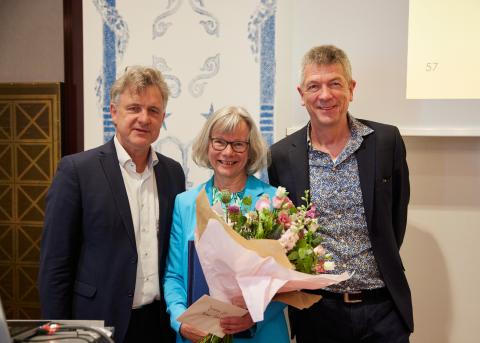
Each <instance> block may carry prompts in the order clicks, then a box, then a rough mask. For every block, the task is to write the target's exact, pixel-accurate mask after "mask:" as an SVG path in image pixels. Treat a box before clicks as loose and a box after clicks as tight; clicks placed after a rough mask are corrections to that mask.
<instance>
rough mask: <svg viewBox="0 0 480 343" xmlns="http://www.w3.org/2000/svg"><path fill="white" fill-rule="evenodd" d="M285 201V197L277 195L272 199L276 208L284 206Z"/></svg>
mask: <svg viewBox="0 0 480 343" xmlns="http://www.w3.org/2000/svg"><path fill="white" fill-rule="evenodd" d="M283 201H284V198H280V197H278V196H276V195H275V196H274V197H273V199H272V204H273V208H276V209H280V208H282V205H283Z"/></svg>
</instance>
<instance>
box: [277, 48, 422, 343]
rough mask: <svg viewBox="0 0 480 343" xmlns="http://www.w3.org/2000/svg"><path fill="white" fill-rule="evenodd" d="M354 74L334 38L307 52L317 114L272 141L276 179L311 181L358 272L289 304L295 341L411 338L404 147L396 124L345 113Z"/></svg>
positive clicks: (297, 188)
mask: <svg viewBox="0 0 480 343" xmlns="http://www.w3.org/2000/svg"><path fill="white" fill-rule="evenodd" d="M355 85H356V83H355V81H354V80H352V77H351V66H350V62H349V60H348V57H347V56H346V54H345V53H344V52H343V51H342V50H341V49H338V48H337V47H334V46H331V45H325V46H319V47H314V48H312V49H311V50H310V51H308V52H307V54H306V55H305V57H304V60H303V65H302V76H301V84H300V85H299V86H298V92H299V94H300V96H301V99H302V105H303V106H305V107H306V109H307V111H308V113H309V116H310V122H309V123H308V124H307V125H306V126H305V127H304V128H302V129H300V130H299V131H297V132H295V133H293V134H292V135H290V136H287V137H286V138H284V139H282V140H281V141H279V142H278V143H276V144H274V145H273V146H272V147H271V160H272V162H271V165H270V167H269V169H268V174H269V178H270V183H271V184H272V185H274V186H284V187H286V189H287V191H288V192H289V196H290V197H291V199H292V201H293V202H294V203H295V204H296V205H298V204H300V203H301V202H302V200H301V197H302V196H304V191H305V190H310V194H311V197H312V200H313V202H314V203H315V204H316V206H317V209H318V211H319V215H320V219H319V220H320V224H321V225H322V227H323V231H322V234H323V236H324V237H325V241H324V243H323V245H324V247H325V249H326V250H327V251H328V252H330V253H332V255H333V258H334V261H335V266H336V268H335V272H338V273H340V272H343V271H350V272H355V273H354V275H353V276H352V278H351V279H349V280H347V281H345V282H342V283H340V284H338V285H335V286H331V287H328V288H326V289H321V290H317V291H315V293H318V294H320V295H322V297H323V298H322V300H320V301H319V302H318V303H317V304H315V305H313V306H312V307H311V308H309V309H305V310H301V311H300V310H294V309H291V310H290V319H291V325H292V335H296V338H297V342H298V343H303V342H326V343H328V342H336V343H339V342H348V343H352V342H402V343H403V342H408V341H409V336H410V333H411V332H412V331H413V315H412V302H411V295H410V289H409V286H408V283H407V279H406V277H405V273H404V267H403V264H402V260H401V258H400V254H399V250H400V247H401V245H402V242H403V238H404V235H405V228H406V222H407V206H408V201H409V196H410V188H409V177H408V167H407V163H406V152H405V146H404V143H403V140H402V137H401V136H400V133H399V131H398V129H397V128H396V127H394V126H390V125H385V124H380V123H375V122H372V121H366V120H358V119H356V118H354V117H353V116H351V115H350V114H349V113H348V105H349V103H350V101H352V99H353V90H354V88H355Z"/></svg>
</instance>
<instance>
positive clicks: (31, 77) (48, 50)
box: [0, 0, 64, 82]
mask: <svg viewBox="0 0 480 343" xmlns="http://www.w3.org/2000/svg"><path fill="white" fill-rule="evenodd" d="M62 11H63V7H62V0H0V82H55V81H56V82H58V81H63V80H64V72H63V65H64V64H63V12H62Z"/></svg>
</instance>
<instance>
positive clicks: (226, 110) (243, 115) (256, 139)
mask: <svg viewBox="0 0 480 343" xmlns="http://www.w3.org/2000/svg"><path fill="white" fill-rule="evenodd" d="M241 121H244V122H245V123H246V124H247V126H248V128H249V129H250V133H249V137H248V142H249V148H248V161H247V165H246V166H245V169H246V172H247V174H248V175H251V174H254V173H256V172H257V171H259V170H261V169H263V168H265V167H266V165H267V145H266V144H265V141H264V139H263V137H262V135H261V133H260V131H259V130H258V127H257V125H256V124H255V121H254V120H253V118H252V117H251V116H250V114H249V113H248V112H247V110H245V109H244V108H243V107H239V106H226V107H223V108H221V109H219V110H217V111H215V113H213V114H212V115H211V116H210V117H209V118H208V120H207V121H206V122H205V124H204V125H203V127H202V130H201V131H200V133H199V134H198V135H197V137H196V138H195V140H194V142H193V148H192V158H193V161H194V162H195V163H196V164H197V165H199V166H200V167H205V168H210V169H212V165H211V164H210V161H209V160H208V147H209V144H210V138H211V134H212V131H213V130H218V131H220V132H224V133H231V132H233V131H234V130H235V129H236V127H237V126H238V124H239V123H240V122H241Z"/></svg>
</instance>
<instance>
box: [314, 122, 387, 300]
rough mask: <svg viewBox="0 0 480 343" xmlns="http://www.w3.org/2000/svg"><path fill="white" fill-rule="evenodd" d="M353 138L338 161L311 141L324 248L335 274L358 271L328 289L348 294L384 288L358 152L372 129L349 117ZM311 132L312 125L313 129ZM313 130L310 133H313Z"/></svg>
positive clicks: (315, 193)
mask: <svg viewBox="0 0 480 343" xmlns="http://www.w3.org/2000/svg"><path fill="white" fill-rule="evenodd" d="M348 119H349V126H350V131H351V136H350V139H349V140H348V142H347V144H346V145H345V147H344V149H343V151H342V152H341V153H340V154H339V155H338V156H337V159H336V160H335V161H333V160H332V158H331V157H330V155H329V154H327V153H324V152H321V151H318V150H316V149H315V148H313V146H312V145H311V144H310V136H309V135H308V139H309V144H308V146H309V149H308V156H309V170H310V191H311V194H312V201H313V203H315V205H316V206H317V209H318V211H319V215H320V217H319V223H320V225H321V226H322V227H323V231H322V235H323V237H324V238H325V240H324V241H323V243H322V245H323V247H324V248H325V249H326V250H327V252H329V253H331V254H332V255H333V260H334V261H335V273H336V274H337V273H338V274H340V273H342V272H344V271H348V272H355V273H354V275H353V276H352V277H351V278H350V279H349V280H347V281H345V282H341V283H340V284H337V285H332V286H330V287H327V288H326V289H327V290H330V291H332V292H347V291H354V290H364V289H373V288H380V287H384V285H385V284H384V282H383V279H382V277H381V275H380V273H379V271H378V265H377V262H376V261H375V258H374V256H373V251H372V244H371V242H370V238H369V235H368V229H367V221H366V217H365V209H364V206H363V197H362V190H361V188H360V178H359V173H358V164H357V158H356V157H355V151H357V150H358V148H359V147H360V145H361V144H362V142H363V136H366V135H369V134H371V133H372V132H373V130H372V129H371V128H369V127H368V126H366V125H364V124H362V123H361V122H360V121H358V120H356V119H355V118H353V117H351V116H350V115H349V118H348ZM309 129H310V126H309ZM309 131H310V130H308V132H309Z"/></svg>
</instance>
